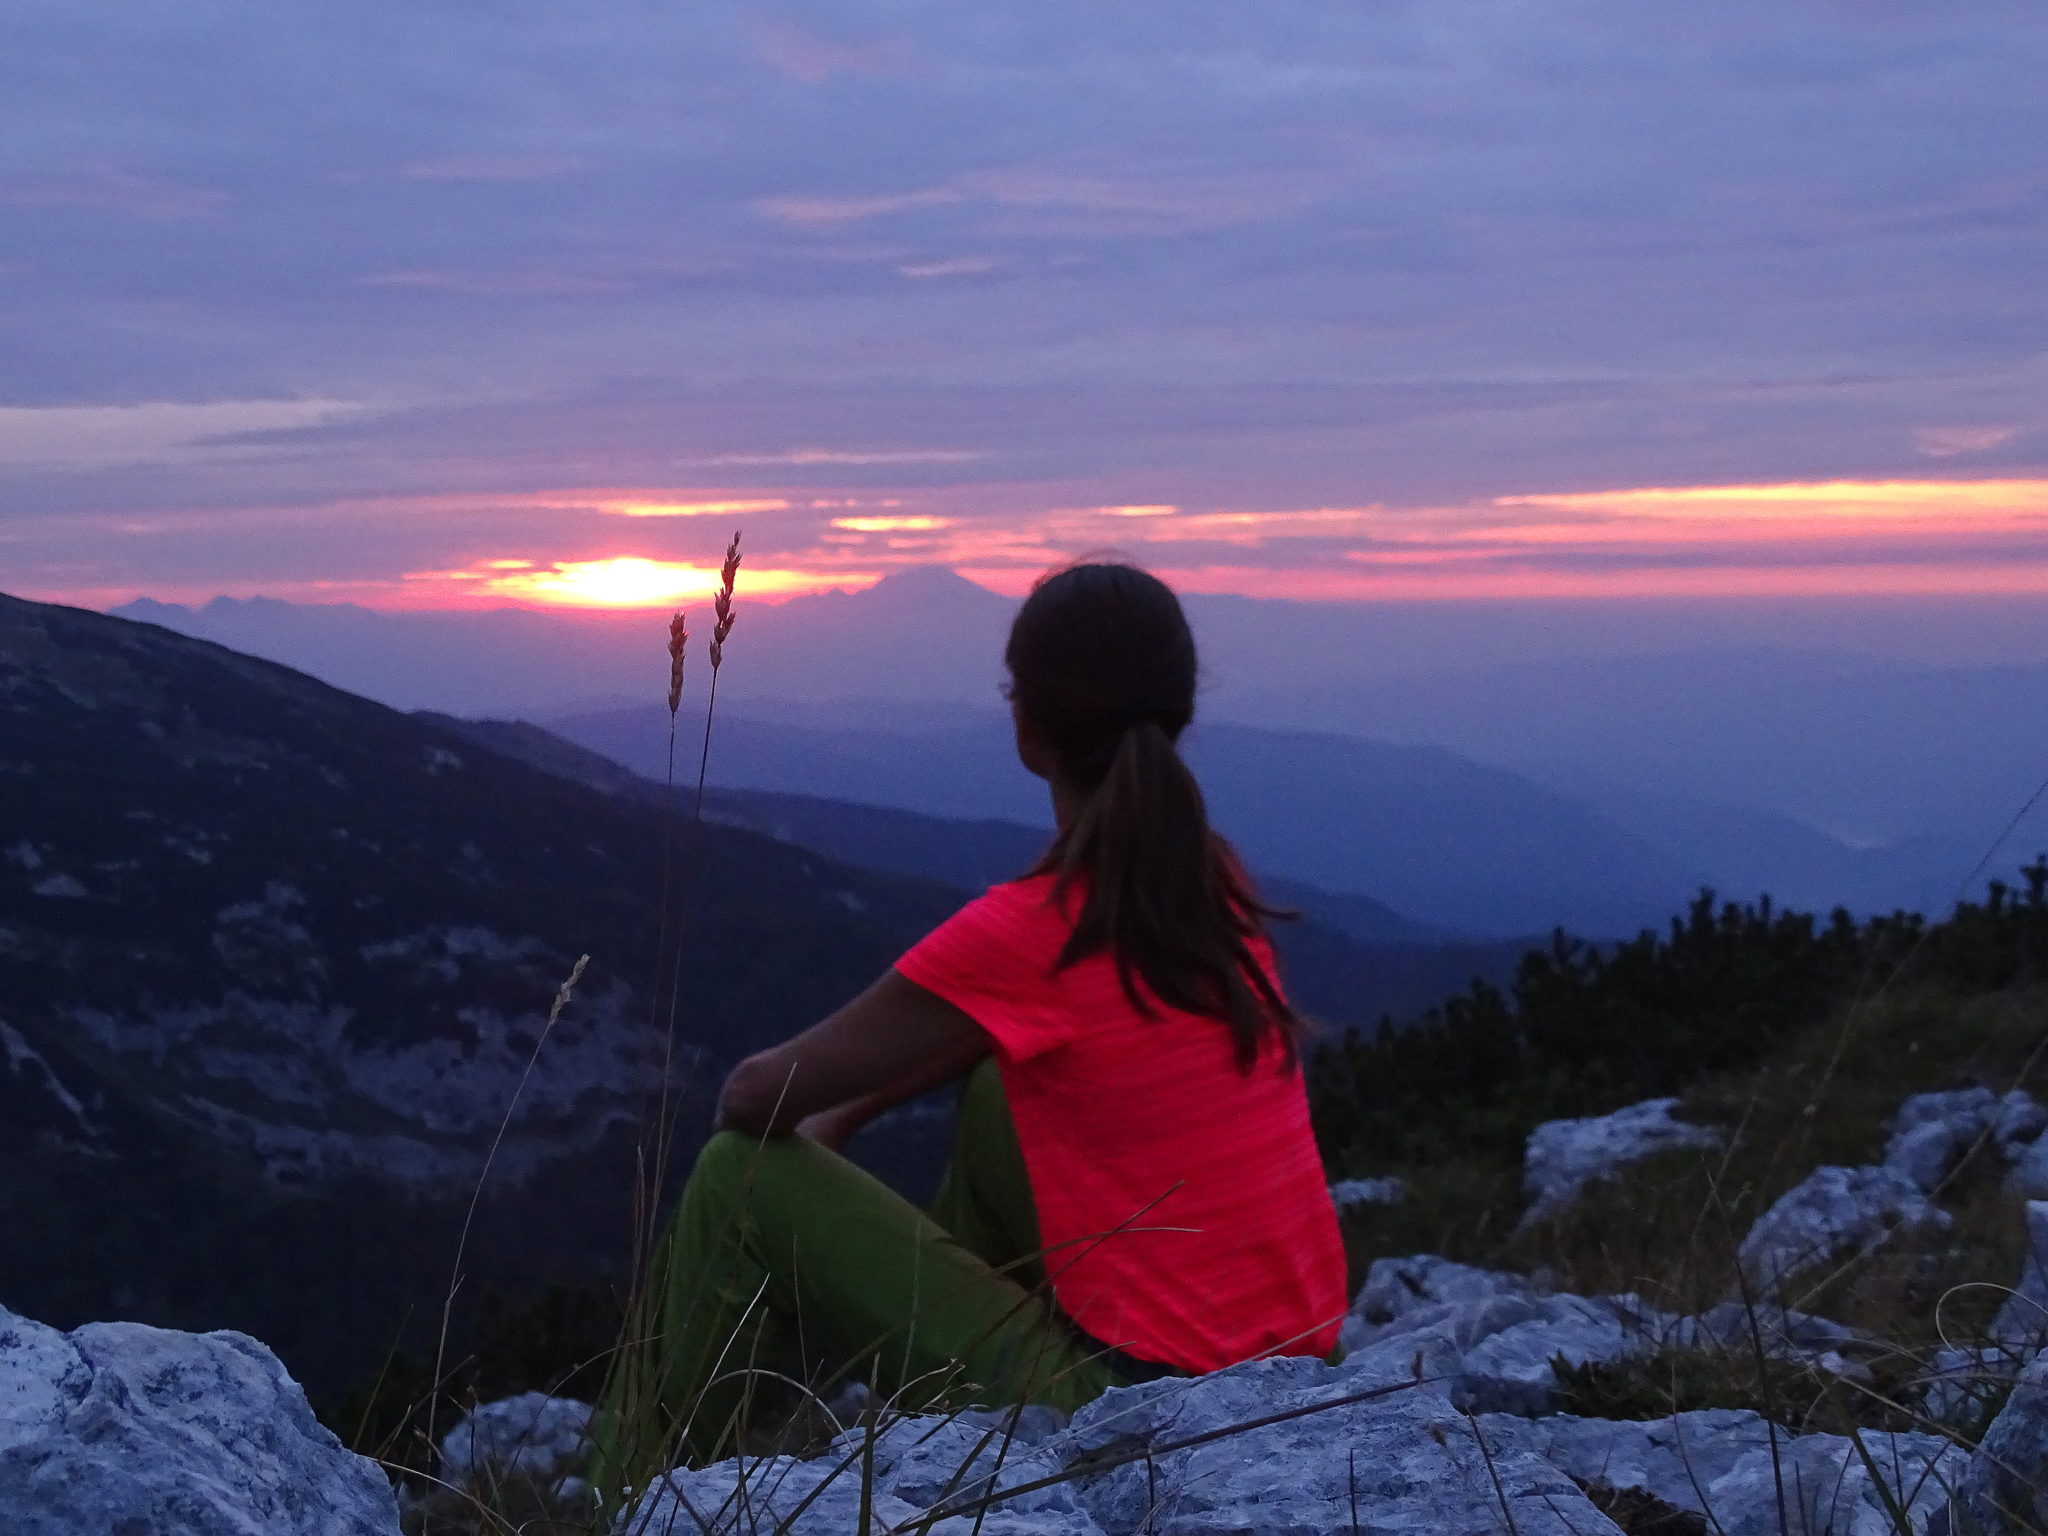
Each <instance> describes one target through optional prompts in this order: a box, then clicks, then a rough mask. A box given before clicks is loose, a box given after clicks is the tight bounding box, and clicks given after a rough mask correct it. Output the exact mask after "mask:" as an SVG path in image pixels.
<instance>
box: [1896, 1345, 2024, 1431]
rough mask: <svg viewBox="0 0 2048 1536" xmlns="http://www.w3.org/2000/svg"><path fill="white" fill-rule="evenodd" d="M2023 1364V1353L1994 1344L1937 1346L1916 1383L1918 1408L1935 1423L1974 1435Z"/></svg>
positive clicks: (2002, 1398)
mask: <svg viewBox="0 0 2048 1536" xmlns="http://www.w3.org/2000/svg"><path fill="white" fill-rule="evenodd" d="M2026 1363H2027V1354H2026V1352H2018V1351H2014V1350H2010V1349H2006V1348H2004V1347H2003V1346H2001V1345H1997V1344H1990V1345H1985V1346H1982V1347H1980V1348H1977V1349H1960V1348H1958V1349H1938V1350H1936V1351H1935V1352H1934V1358H1933V1359H1932V1360H1931V1361H1930V1362H1929V1363H1928V1370H1927V1372H1926V1373H1925V1374H1924V1375H1923V1376H1922V1377H1921V1378H1920V1380H1919V1382H1918V1383H1917V1385H1918V1386H1919V1389H1920V1411H1921V1412H1922V1413H1924V1414H1925V1415H1926V1416H1927V1417H1928V1418H1930V1419H1932V1420H1933V1421H1934V1422H1935V1423H1937V1424H1942V1425H1946V1426H1947V1427H1949V1428H1951V1429H1954V1430H1957V1431H1959V1432H1961V1433H1963V1434H1965V1435H1970V1434H1975V1433H1976V1432H1977V1431H1978V1430H1980V1429H1982V1428H1984V1426H1985V1424H1986V1422H1987V1421H1988V1420H1989V1419H1990V1418H1991V1416H1992V1414H1993V1413H1994V1412H1995V1411H1996V1410H1997V1408H1998V1406H1999V1405H2000V1404H2001V1403H2003V1402H2004V1401H2005V1398H2006V1394H2007V1392H2008V1391H2009V1390H2010V1388H2011V1386H2012V1381H2013V1378H2014V1377H2016V1376H2018V1375H2019V1373H2020V1371H2021V1370H2022V1369H2023V1368H2024V1367H2025V1365H2026Z"/></svg>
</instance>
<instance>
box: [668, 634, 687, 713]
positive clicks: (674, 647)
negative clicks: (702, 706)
mask: <svg viewBox="0 0 2048 1536" xmlns="http://www.w3.org/2000/svg"><path fill="white" fill-rule="evenodd" d="M689 642H690V626H689V624H688V623H687V622H686V621H685V619H684V617H683V610H682V609H680V608H678V609H677V610H676V611H675V616H674V617H673V618H671V619H670V620H669V621H668V712H669V713H670V714H674V713H675V712H676V706H677V705H679V704H681V703H682V702H683V648H684V647H685V646H687V645H688V644H689Z"/></svg>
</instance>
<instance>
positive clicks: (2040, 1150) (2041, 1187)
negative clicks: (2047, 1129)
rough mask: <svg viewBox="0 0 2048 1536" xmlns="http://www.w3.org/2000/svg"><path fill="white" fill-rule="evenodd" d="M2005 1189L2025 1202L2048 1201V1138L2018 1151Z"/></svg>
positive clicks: (2006, 1179)
mask: <svg viewBox="0 0 2048 1536" xmlns="http://www.w3.org/2000/svg"><path fill="white" fill-rule="evenodd" d="M2005 1187H2006V1188H2007V1189H2009V1190H2011V1191H2012V1193H2014V1194H2016V1195H2018V1196H2019V1197H2020V1198H2021V1199H2023V1200H2048V1136H2043V1137H2042V1138H2040V1139H2039V1140H2038V1141H2036V1142H2034V1143H2033V1144H2032V1145H2030V1146H2025V1147H2021V1148H2019V1149H2018V1150H2017V1152H2016V1155H2015V1156H2014V1158H2013V1165H2012V1172H2011V1173H2009V1174H2007V1175H2006V1178H2005Z"/></svg>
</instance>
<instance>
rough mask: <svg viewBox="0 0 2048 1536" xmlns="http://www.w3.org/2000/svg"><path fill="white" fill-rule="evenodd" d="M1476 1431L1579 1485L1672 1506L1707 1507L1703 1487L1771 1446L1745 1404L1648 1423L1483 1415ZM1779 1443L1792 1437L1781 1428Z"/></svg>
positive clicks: (1766, 1433) (1766, 1430)
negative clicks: (1634, 1492)
mask: <svg viewBox="0 0 2048 1536" xmlns="http://www.w3.org/2000/svg"><path fill="white" fill-rule="evenodd" d="M1479 1423H1480V1427H1481V1429H1482V1430H1483V1431H1484V1432H1485V1433H1486V1434H1487V1435H1488V1436H1489V1437H1493V1438H1495V1439H1497V1440H1498V1441H1499V1442H1500V1443H1502V1444H1508V1445H1514V1446H1517V1447H1519V1448H1520V1449H1522V1450H1526V1451H1529V1452H1531V1453H1532V1454H1534V1455H1537V1456H1541V1457H1542V1458H1543V1459H1544V1460H1545V1461H1548V1462H1549V1463H1550V1464H1551V1465H1552V1466H1554V1467H1556V1468H1557V1469H1558V1470H1559V1471H1561V1472H1564V1473H1567V1474H1569V1475H1570V1476H1572V1477H1574V1478H1576V1479H1578V1480H1579V1481H1580V1482H1582V1483H1590V1484H1594V1485H1597V1486H1599V1487H1603V1488H1614V1489H1625V1488H1635V1489H1640V1490H1641V1491H1642V1492H1644V1493H1647V1494H1649V1495H1650V1496H1651V1497H1652V1498H1655V1499H1659V1500H1661V1501H1662V1502H1664V1503H1666V1504H1669V1505H1671V1506H1672V1507H1673V1508H1674V1509H1684V1510H1690V1511H1692V1512H1693V1513H1694V1514H1699V1513H1701V1512H1702V1511H1703V1510H1704V1509H1705V1508H1706V1498H1707V1490H1708V1489H1710V1488H1711V1487H1713V1485H1714V1484H1715V1483H1716V1482H1718V1481H1719V1480H1720V1479H1721V1478H1723V1477H1726V1476H1727V1475H1728V1474H1729V1473H1730V1472H1732V1471H1734V1470H1735V1467H1736V1465H1737V1464H1738V1463H1739V1462H1741V1460H1742V1459H1743V1458H1744V1457H1745V1456H1747V1455H1749V1453H1750V1452H1752V1451H1754V1450H1757V1449H1758V1448H1763V1449H1766V1450H1768V1448H1769V1445H1770V1433H1771V1431H1770V1426H1769V1425H1768V1424H1766V1423H1765V1422H1764V1420H1763V1419H1762V1418H1761V1417H1760V1416H1759V1415H1757V1414H1754V1413H1751V1412H1749V1411H1748V1410H1747V1409H1734V1408H1708V1409H1699V1410H1696V1411H1694V1412H1691V1413H1678V1414H1673V1415H1672V1416H1671V1417H1670V1418H1668V1419H1652V1420H1648V1421H1645V1422H1635V1421H1630V1420H1620V1421H1617V1420H1613V1419H1582V1418H1577V1417H1575V1416H1573V1415H1571V1414H1562V1413H1561V1414H1554V1415H1551V1416H1549V1417H1547V1418H1540V1419H1530V1418H1524V1417H1521V1416H1519V1415H1512V1414H1487V1415H1485V1416H1484V1417H1482V1418H1481V1419H1480V1421H1479ZM1778 1438H1779V1442H1780V1443H1781V1444H1783V1443H1785V1442H1787V1441H1789V1440H1790V1439H1791V1437H1790V1436H1789V1435H1787V1434H1785V1433H1784V1432H1783V1431H1782V1430H1781V1431H1779V1436H1778Z"/></svg>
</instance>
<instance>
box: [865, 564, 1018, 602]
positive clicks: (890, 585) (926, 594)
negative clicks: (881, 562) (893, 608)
mask: <svg viewBox="0 0 2048 1536" xmlns="http://www.w3.org/2000/svg"><path fill="white" fill-rule="evenodd" d="M878 594H879V595H886V596H889V597H896V598H909V599H911V600H913V601H920V602H929V601H932V600H934V599H938V600H943V601H952V602H958V601H961V600H963V599H964V600H966V601H969V602H977V603H983V604H988V605H995V604H1003V605H1007V604H1008V603H1009V599H1008V598H1006V597H1004V596H1003V595H1002V594H1001V593H999V592H991V591H990V590H989V589H988V588H987V587H984V586H983V585H981V583H980V582H978V581H969V580H968V579H967V578H966V577H965V576H962V575H961V574H960V573H959V572H958V571H956V570H954V569H953V568H952V567H951V566H949V565H913V566H911V567H910V568H909V569H908V570H902V571H892V572H890V573H889V574H888V575H887V576H884V577H883V578H882V579H881V580H880V581H878V582H876V583H875V584H874V585H873V586H872V587H869V588H868V589H867V591H866V592H865V593H863V594H862V595H863V596H864V597H874V596H877V595H878Z"/></svg>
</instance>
